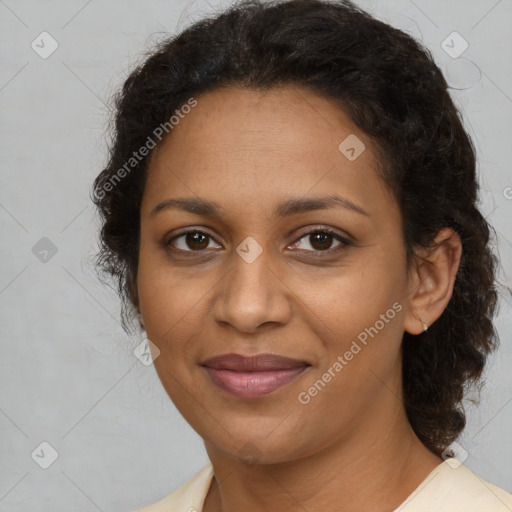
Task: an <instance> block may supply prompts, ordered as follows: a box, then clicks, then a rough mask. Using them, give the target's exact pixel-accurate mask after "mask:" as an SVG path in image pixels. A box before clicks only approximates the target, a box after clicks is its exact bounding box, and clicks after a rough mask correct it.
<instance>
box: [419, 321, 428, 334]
mask: <svg viewBox="0 0 512 512" xmlns="http://www.w3.org/2000/svg"><path fill="white" fill-rule="evenodd" d="M421 323H422V324H423V332H427V331H428V325H427V324H426V323H425V322H424V321H423V320H421Z"/></svg>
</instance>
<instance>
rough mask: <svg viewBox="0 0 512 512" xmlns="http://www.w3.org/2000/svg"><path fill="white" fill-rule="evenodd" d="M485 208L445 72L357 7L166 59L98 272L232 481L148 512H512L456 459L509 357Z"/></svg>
mask: <svg viewBox="0 0 512 512" xmlns="http://www.w3.org/2000/svg"><path fill="white" fill-rule="evenodd" d="M477 191H478V184H477V181H476V175H475V154H474V150H473V145H472V143H471V140H470V138H469V136H468V134H467V133H466V132H465V130H464V128H463V125H462V123H461V120H460V114H459V112H458V111H457V109H456V107H455V106H454V104H453V102H452V100H451V98H450V95H449V93H448V90H447V84H446V82H445V80H444V78H443V76H442V74H441V72H440V70H439V69H438V68H437V66H436V65H435V64H434V62H433V60H432V57H431V55H430V54H429V52H428V50H426V49H425V48H423V47H422V46H421V45H420V44H419V43H418V42H416V41H414V40H413V39H412V38H411V37H410V36H408V35H406V34H405V33H403V32H401V31H399V30H397V29H394V28H392V27H390V26H388V25H386V24H384V23H382V22H380V21H377V20H376V19H374V18H372V17H371V16H369V15H368V14H367V13H365V12H364V11H362V10H360V9H358V8H357V7H356V6H354V5H353V4H351V3H350V2H348V1H335V2H327V1H323V0H295V1H276V2H263V3H262V2H259V1H256V0H255V1H247V2H242V3H240V2H239V3H238V4H236V5H234V6H232V7H231V8H230V9H229V10H227V11H226V12H224V13H221V14H219V15H217V16H216V17H213V18H211V19H205V20H203V21H200V22H198V23H196V24H194V25H193V26H192V27H190V28H188V29H187V30H185V31H184V32H183V33H182V34H180V35H178V36H176V37H173V38H171V39H170V40H168V41H165V42H163V43H161V45H160V46H159V47H158V48H157V49H156V50H155V51H154V52H153V53H152V54H151V55H150V56H149V57H148V58H147V60H146V61H145V62H144V63H143V64H142V65H141V66H139V67H138V68H137V69H136V70H135V71H134V72H133V73H132V74H131V76H130V77H129V78H128V79H127V81H126V83H125V85H124V87H123V90H122V92H121V93H120V94H119V95H118V98H117V117H116V124H115V138H114V143H113V147H112V151H111V158H110V161H109V164H108V166H107V167H106V168H105V169H104V170H103V171H102V173H101V174H100V175H99V176H98V178H97V179H96V181H95V185H94V201H95V203H96V205H97V206H98V208H99V211H100V213H101V214H102V217H103V229H102V232H101V237H102V238H101V241H102V249H101V253H100V254H99V261H98V264H99V268H100V269H102V270H103V271H104V272H107V273H108V274H109V275H112V276H114V277H116V278H117V280H118V285H119V291H120V293H121V295H122V297H123V298H124V310H123V321H124V325H125V327H126V329H127V330H128V331H129V329H130V322H131V321H132V320H133V319H134V318H135V317H136V314H138V315H139V321H140V324H141V326H142V327H143V328H144V329H145V331H146V333H147V338H148V339H149V340H150V341H151V342H150V343H149V346H150V349H151V354H152V356H153V359H154V364H155V368H156V370H157V372H158V375H159V377H160V380H161V382H162V384H163V386H164V388H165V389H166V391H167V393H168V395H169V397H170V398H171V400H172V401H173V402H174V404H175V405H176V407H177V408H178V409H179V411H180V412H181V413H182V415H183V416H184V418H185V419H186V420H187V421H188V423H189V424H190V425H191V426H192V427H193V428H194V429H195V430H196V431H197V433H198V434H199V435H200V436H201V437H202V438H203V440H204V444H205V448H206V451H207V453H208V457H209V459H210V461H211V464H209V465H208V466H207V467H205V468H203V470H202V471H201V472H199V473H198V474H197V475H196V476H195V477H194V478H192V479H191V480H190V481H189V482H187V483H186V484H185V485H184V486H182V487H181V488H179V489H178V490H176V491H175V492H172V493H171V494H170V495H169V496H167V497H165V498H163V499H161V500H160V501H159V502H158V503H155V504H154V505H152V506H149V507H147V508H144V509H143V510H144V511H152V512H156V511H189V512H190V511H195V510H197V511H203V512H218V511H221V510H222V511H268V510H279V511H288V510H290V511H291V510H294V511H295V510H304V511H320V510H343V511H344V512H352V511H358V512H364V511H390V510H400V511H404V512H405V511H407V512H411V511H415V512H419V511H427V510H428V511H432V510H435V511H436V512H443V511H450V512H454V511H461V512H462V511H464V512H470V511H479V512H481V511H483V510H492V511H509V510H512V495H510V494H509V493H507V492H506V491H505V490H503V489H500V488H498V487H496V486H493V485H492V484H490V483H488V482H485V481H483V480H482V479H481V478H479V477H478V476H477V475H476V474H474V473H473V472H471V471H470V470H469V469H468V468H466V467H465V466H464V465H461V462H463V459H464V456H465V454H464V451H463V449H462V450H461V448H460V447H458V445H456V444H453V442H454V441H455V440H456V439H457V437H458V435H459V434H460V433H461V432H462V430H463V428H464V425H465V416H464V412H463V410H462V405H461V400H462V398H463V395H464V393H463V392H464V390H465V389H466V386H467V385H468V384H470V383H474V382H477V381H478V379H479V378H480V376H481V373H482V370H483V368H484V364H485V360H486V357H487V355H488V354H489V353H490V352H491V351H492V350H493V349H495V348H496V346H497V336H496V332H495V329H494V327H493V323H492V317H493V315H494V313H495V306H496V297H497V294H496V290H495V286H494V278H495V268H496V264H497V263H496V257H495V256H494V255H493V254H492V252H491V250H490V247H489V240H490V227H489V226H488V224H487V222H486V221H485V219H484V218H483V216H482V215H481V213H480V212H479V210H478V209H477V207H476V200H477ZM454 446H455V447H456V448H457V449H458V451H459V455H458V456H457V457H453V456H452V455H454V454H453V453H451V450H452V448H453V447H454ZM456 451H457V450H456Z"/></svg>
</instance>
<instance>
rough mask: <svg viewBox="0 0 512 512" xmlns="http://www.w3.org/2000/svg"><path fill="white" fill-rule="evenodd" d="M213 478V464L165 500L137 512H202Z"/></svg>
mask: <svg viewBox="0 0 512 512" xmlns="http://www.w3.org/2000/svg"><path fill="white" fill-rule="evenodd" d="M212 477H213V467H212V465H211V463H209V464H208V465H206V466H205V467H204V468H203V469H201V470H200V471H199V472H198V473H196V474H195V475H194V476H193V477H192V478H191V479H190V480H188V482H185V483H184V484H183V485H182V486H181V487H178V489H176V490H175V491H173V492H172V493H171V494H169V495H168V496H166V497H165V498H163V499H161V500H160V501H157V502H156V503H153V504H152V505H149V506H147V507H144V508H141V509H138V510H136V511H135V512H201V510H202V508H203V502H204V499H205V497H206V494H207V493H208V489H209V488H210V483H211V481H212Z"/></svg>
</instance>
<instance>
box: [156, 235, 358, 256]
mask: <svg viewBox="0 0 512 512" xmlns="http://www.w3.org/2000/svg"><path fill="white" fill-rule="evenodd" d="M195 233H200V234H202V235H205V236H207V237H208V238H209V239H210V240H213V237H212V236H211V235H209V234H208V233H205V232H204V231H201V230H199V229H190V230H188V231H183V232H181V233H179V234H178V235H176V236H174V237H172V238H171V239H169V240H168V241H167V242H165V244H164V245H165V247H166V248H169V247H171V244H172V242H174V241H175V240H177V239H179V238H181V237H183V236H186V235H189V234H195ZM324 233H327V234H329V235H331V236H332V237H333V238H334V239H335V240H337V241H338V242H340V245H338V246H336V247H334V248H330V249H326V250H323V251H320V250H317V251H315V250H308V249H299V251H305V252H308V253H316V254H318V256H315V257H322V255H323V254H329V255H332V254H333V253H336V252H338V251H342V250H344V249H346V248H347V247H349V246H351V245H353V244H352V242H351V241H350V240H348V239H347V238H345V237H343V236H341V235H340V234H339V233H337V232H336V231H334V230H332V229H330V228H316V229H313V230H311V231H308V232H306V233H303V234H302V235H301V236H300V237H299V238H298V239H297V240H296V241H295V242H293V243H292V244H291V245H295V244H296V243H298V242H300V241H301V240H302V239H303V238H306V237H308V236H311V235H316V234H324ZM170 250H172V249H170ZM174 250H175V251H180V252H182V253H192V255H193V254H194V253H195V254H198V253H202V252H205V251H206V249H201V250H197V251H193V250H183V249H177V248H174ZM187 256H189V254H187Z"/></svg>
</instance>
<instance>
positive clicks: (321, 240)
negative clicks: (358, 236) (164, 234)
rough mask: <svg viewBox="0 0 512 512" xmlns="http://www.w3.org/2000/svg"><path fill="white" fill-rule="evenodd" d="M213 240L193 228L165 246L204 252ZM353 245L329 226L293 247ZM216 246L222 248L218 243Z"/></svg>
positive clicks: (323, 248) (320, 248) (315, 248)
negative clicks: (334, 243)
mask: <svg viewBox="0 0 512 512" xmlns="http://www.w3.org/2000/svg"><path fill="white" fill-rule="evenodd" d="M302 240H304V241H306V240H308V242H307V244H306V247H300V245H301V243H304V242H301V241H302ZM212 241H213V238H212V237H211V236H210V235H209V234H207V233H205V232H203V231H199V230H196V229H192V230H189V231H184V232H182V233H180V234H178V235H176V236H174V237H173V238H171V239H170V240H168V241H167V242H165V246H166V247H168V246H172V247H173V248H174V249H177V250H178V251H182V252H188V253H192V252H198V253H200V252H204V251H205V250H206V249H208V248H209V245H210V242H212ZM336 241H337V242H338V244H337V245H335V246H334V248H333V247H332V244H333V242H336ZM307 245H309V247H310V248H307ZM349 245H351V242H350V241H349V240H348V239H347V238H345V237H343V236H341V235H340V234H339V233H337V232H336V231H333V230H331V229H328V228H322V229H315V230H312V231H308V232H307V233H304V234H303V235H302V236H301V237H300V238H299V240H297V241H296V242H294V243H293V244H292V245H291V247H293V248H298V249H300V250H305V251H307V252H329V253H331V252H335V251H338V250H342V249H344V248H345V247H347V246H349ZM216 248H221V247H220V246H218V245H217V247H216Z"/></svg>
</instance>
